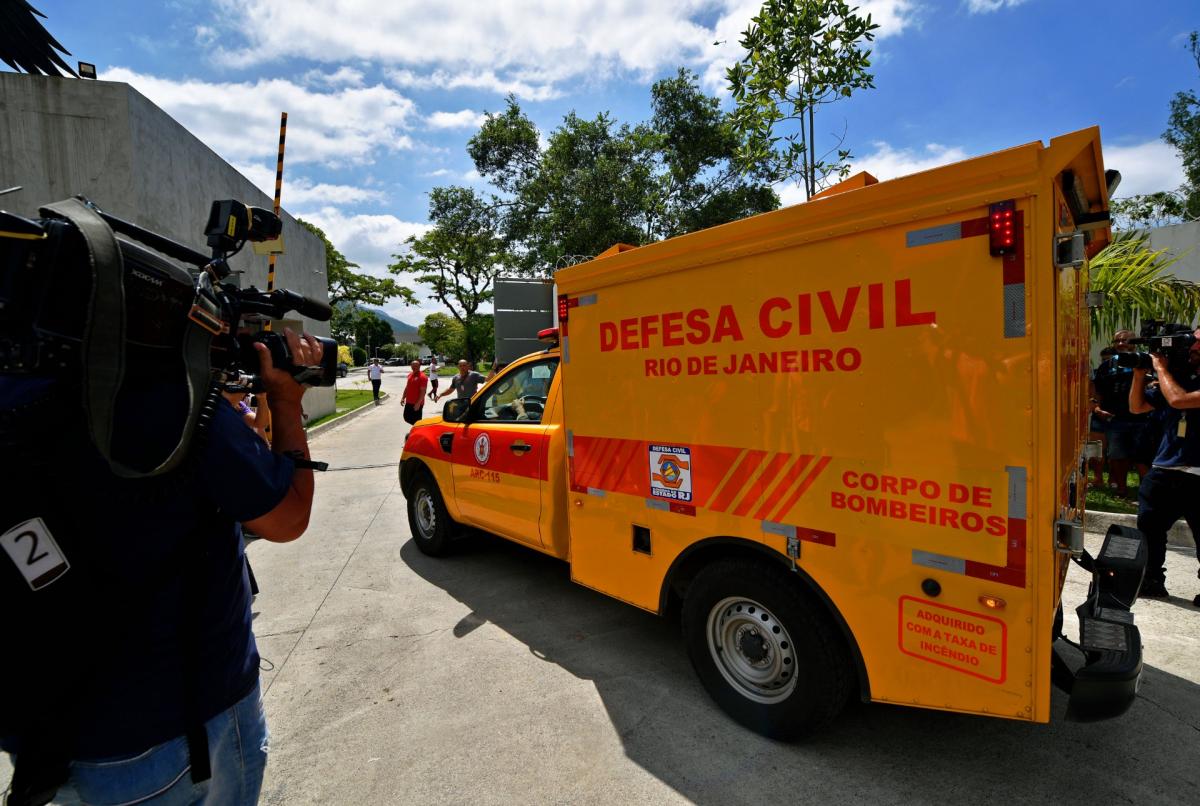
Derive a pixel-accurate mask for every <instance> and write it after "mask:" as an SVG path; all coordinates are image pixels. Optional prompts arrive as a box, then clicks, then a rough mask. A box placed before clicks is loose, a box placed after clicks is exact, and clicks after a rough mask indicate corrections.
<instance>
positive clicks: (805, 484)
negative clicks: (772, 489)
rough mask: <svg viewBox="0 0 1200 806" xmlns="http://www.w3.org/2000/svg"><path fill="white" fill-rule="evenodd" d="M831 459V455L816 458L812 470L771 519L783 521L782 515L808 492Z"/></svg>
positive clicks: (789, 510)
mask: <svg viewBox="0 0 1200 806" xmlns="http://www.w3.org/2000/svg"><path fill="white" fill-rule="evenodd" d="M831 461H833V457H832V456H822V457H821V458H820V459H818V460H817V464H816V466H815V467H813V469H812V472H811V473H809V474H808V478H806V479H805V480H804V481H802V482H801V483H800V486H799V487H797V488H796V492H794V493H792V495H791V497H790V498H788V500H787V502H786V503H785V504H784V505H783V506H782V507H780V509H779V511H778V512H777V513H776V514H775V517H774V518H772V520H774V521H776V522H778V523H783V522H784V520H783V516H784V515H786V514H787V513H788V512H791V510H792V507H794V506H795V505H796V502H797V501H799V500H800V498H801V497H803V495H804V494H805V493H806V492H808V488H809V487H811V486H812V484H813V482H814V481H816V480H817V476H819V475H821V471H823V470H824V469H825V467H826V466H827V465H828V464H829V463H830V462H831Z"/></svg>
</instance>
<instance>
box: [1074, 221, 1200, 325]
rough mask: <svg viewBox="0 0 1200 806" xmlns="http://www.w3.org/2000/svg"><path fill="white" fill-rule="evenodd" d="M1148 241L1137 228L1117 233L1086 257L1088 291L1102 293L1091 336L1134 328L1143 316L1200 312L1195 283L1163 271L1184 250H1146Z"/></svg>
mask: <svg viewBox="0 0 1200 806" xmlns="http://www.w3.org/2000/svg"><path fill="white" fill-rule="evenodd" d="M1149 240H1150V239H1149V236H1148V235H1147V234H1146V233H1145V232H1142V231H1138V230H1135V231H1132V232H1123V233H1118V234H1117V235H1116V236H1115V237H1114V239H1113V241H1112V243H1110V244H1109V245H1108V246H1106V247H1104V249H1102V250H1100V251H1099V252H1098V253H1097V254H1096V256H1095V257H1093V258H1092V259H1091V261H1090V263H1089V270H1090V281H1091V290H1092V291H1099V292H1102V293H1103V294H1104V304H1103V306H1102V307H1100V308H1093V309H1092V315H1091V326H1092V338H1093V339H1097V340H1107V339H1108V338H1109V337H1111V336H1112V334H1113V333H1114V332H1115V331H1117V330H1122V329H1129V330H1136V329H1137V327H1138V325H1139V323H1140V322H1141V321H1142V320H1143V319H1162V320H1167V321H1171V322H1182V323H1185V324H1186V323H1190V322H1192V321H1193V320H1194V319H1195V317H1196V313H1197V311H1200V284H1197V283H1193V282H1191V281H1190V280H1181V279H1179V278H1178V277H1176V276H1175V275H1173V274H1168V273H1167V271H1166V270H1167V269H1168V268H1169V267H1170V266H1171V265H1173V264H1174V263H1175V262H1176V261H1178V260H1179V259H1180V258H1181V257H1183V254H1186V253H1183V254H1179V255H1173V254H1171V253H1170V251H1169V250H1167V249H1150V248H1149V246H1148V242H1149Z"/></svg>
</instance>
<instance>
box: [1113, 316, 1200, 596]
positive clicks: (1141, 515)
mask: <svg viewBox="0 0 1200 806" xmlns="http://www.w3.org/2000/svg"><path fill="white" fill-rule="evenodd" d="M1179 329H1182V328H1177V330H1179ZM1158 339H1159V344H1157V345H1153V341H1154V340H1153V339H1147V340H1145V341H1149V342H1151V343H1152V345H1153V346H1152V347H1151V349H1152V352H1151V353H1150V363H1151V365H1152V367H1153V369H1154V372H1155V373H1156V374H1157V376H1158V386H1157V387H1155V388H1152V389H1147V388H1146V375H1147V371H1148V369H1149V368H1148V367H1146V366H1145V363H1144V362H1141V363H1139V364H1138V365H1137V366H1135V367H1134V370H1133V385H1132V386H1131V387H1130V390H1129V410H1130V411H1131V412H1133V413H1134V414H1140V413H1144V412H1154V416H1155V417H1157V418H1159V420H1160V421H1161V424H1162V427H1163V436H1162V441H1161V442H1160V443H1159V446H1158V451H1157V453H1156V454H1155V456H1154V461H1153V466H1152V467H1151V469H1150V472H1149V473H1148V474H1147V475H1146V477H1145V478H1144V479H1143V480H1142V484H1141V489H1140V490H1139V493H1138V519H1137V527H1138V529H1139V530H1140V531H1141V532H1142V534H1144V535H1145V536H1146V542H1147V546H1146V547H1147V550H1148V553H1149V558H1148V561H1147V564H1146V578H1145V580H1144V581H1143V583H1142V589H1141V594H1140V595H1141V596H1144V597H1150V598H1156V599H1165V598H1168V593H1167V587H1166V567H1165V565H1166V554H1167V531H1168V530H1169V529H1170V528H1171V527H1172V526H1173V525H1174V524H1175V522H1176V521H1178V520H1179V519H1180V518H1182V519H1183V520H1184V521H1186V522H1187V525H1188V527H1189V528H1191V530H1192V534H1193V535H1194V536H1197V537H1198V538H1200V330H1198V331H1195V332H1194V333H1182V334H1179V333H1176V334H1175V336H1174V337H1173V338H1171V341H1170V342H1169V343H1167V345H1166V346H1167V349H1163V344H1162V342H1163V338H1162V337H1158ZM1139 341H1142V340H1140V339H1139ZM1175 342H1179V344H1175ZM1156 347H1157V349H1155V348H1156ZM1181 348H1182V349H1181ZM1185 351H1186V352H1185ZM1197 556H1198V557H1200V547H1198V548H1197ZM1196 599H1197V601H1196V604H1198V605H1200V596H1198V597H1196Z"/></svg>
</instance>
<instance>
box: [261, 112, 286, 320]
mask: <svg viewBox="0 0 1200 806" xmlns="http://www.w3.org/2000/svg"><path fill="white" fill-rule="evenodd" d="M286 140H287V112H283V113H281V114H280V116H279V157H278V159H277V160H276V161H275V215H279V197H280V196H281V195H282V194H283V144H284V142H285V141H286ZM274 290H275V252H271V256H270V257H269V258H267V293H268V294H269V293H271V292H272V291H274ZM265 330H267V331H268V332H270V330H271V320H270V319H268V320H267V324H266V327H265Z"/></svg>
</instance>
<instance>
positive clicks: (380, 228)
mask: <svg viewBox="0 0 1200 806" xmlns="http://www.w3.org/2000/svg"><path fill="white" fill-rule="evenodd" d="M295 215H296V217H297V218H303V219H304V220H305V221H311V222H312V223H313V224H316V225H317V226H318V227H320V228H321V229H322V230H323V231H324V232H325V234H326V235H327V236H328V237H329V241H330V243H332V244H333V245H334V246H336V247H337V249H338V251H339V252H341V253H342V254H343V255H345V256H346V257H347V258H349V259H350V260H351V261H353V262H355V263H357V264H359V266H361V267H362V270H363V271H365V272H366V273H368V274H371V275H374V276H376V277H390V276H391V275H390V274H388V272H387V267H388V264H390V263H391V262H392V255H394V254H397V253H398V252H400V251H401V249H402V247H403V244H404V241H405V239H406V238H408V237H409V236H410V235H417V236H420V235H423V234H424V233H426V232H428V231H429V230H430V226H429V225H428V224H423V223H420V222H416V221H401V220H400V219H398V218H396V217H395V216H393V215H364V214H361V213H360V214H353V213H346V212H345V211H343V210H340V209H338V208H337V207H335V206H332V205H327V206H323V207H314V208H312V209H310V210H309V211H307V212H298V213H295Z"/></svg>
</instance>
